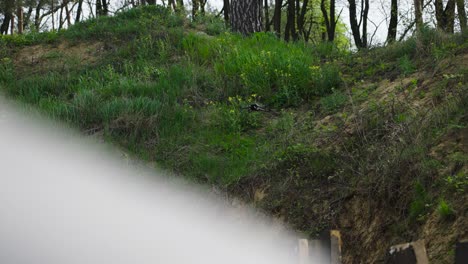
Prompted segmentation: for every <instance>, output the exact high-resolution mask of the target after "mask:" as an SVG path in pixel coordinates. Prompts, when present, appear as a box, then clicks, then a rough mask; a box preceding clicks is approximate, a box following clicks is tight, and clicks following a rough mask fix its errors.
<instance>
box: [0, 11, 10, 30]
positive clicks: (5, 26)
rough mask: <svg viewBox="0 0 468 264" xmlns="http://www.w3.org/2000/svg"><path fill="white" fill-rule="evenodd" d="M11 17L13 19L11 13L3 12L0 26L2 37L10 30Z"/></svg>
mask: <svg viewBox="0 0 468 264" xmlns="http://www.w3.org/2000/svg"><path fill="white" fill-rule="evenodd" d="M12 17H13V14H12V13H11V12H8V11H7V12H5V15H4V17H3V22H2V25H1V26H0V33H1V34H2V35H6V34H8V29H9V28H10V21H11V18H12Z"/></svg>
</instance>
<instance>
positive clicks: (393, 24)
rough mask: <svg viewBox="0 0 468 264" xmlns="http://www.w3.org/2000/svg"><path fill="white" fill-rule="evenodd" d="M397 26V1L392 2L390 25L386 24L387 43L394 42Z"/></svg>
mask: <svg viewBox="0 0 468 264" xmlns="http://www.w3.org/2000/svg"><path fill="white" fill-rule="evenodd" d="M397 26H398V0H392V4H391V7H390V23H389V24H388V33H387V43H392V42H395V40H396V34H397Z"/></svg>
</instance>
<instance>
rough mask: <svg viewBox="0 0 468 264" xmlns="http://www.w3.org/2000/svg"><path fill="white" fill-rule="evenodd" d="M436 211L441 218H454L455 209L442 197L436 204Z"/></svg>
mask: <svg viewBox="0 0 468 264" xmlns="http://www.w3.org/2000/svg"><path fill="white" fill-rule="evenodd" d="M437 212H438V213H439V216H440V218H441V219H443V220H452V219H454V218H455V211H454V210H453V208H452V207H451V206H450V204H448V203H447V201H445V200H444V199H440V201H439V204H438V205H437Z"/></svg>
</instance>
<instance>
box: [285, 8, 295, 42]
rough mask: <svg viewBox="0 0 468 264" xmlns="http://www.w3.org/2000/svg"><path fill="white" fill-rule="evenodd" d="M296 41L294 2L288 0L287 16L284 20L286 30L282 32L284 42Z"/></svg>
mask: <svg viewBox="0 0 468 264" xmlns="http://www.w3.org/2000/svg"><path fill="white" fill-rule="evenodd" d="M291 38H292V40H294V41H296V40H297V32H296V2H295V0H288V15H287V18H286V29H285V31H284V40H286V41H290V40H291Z"/></svg>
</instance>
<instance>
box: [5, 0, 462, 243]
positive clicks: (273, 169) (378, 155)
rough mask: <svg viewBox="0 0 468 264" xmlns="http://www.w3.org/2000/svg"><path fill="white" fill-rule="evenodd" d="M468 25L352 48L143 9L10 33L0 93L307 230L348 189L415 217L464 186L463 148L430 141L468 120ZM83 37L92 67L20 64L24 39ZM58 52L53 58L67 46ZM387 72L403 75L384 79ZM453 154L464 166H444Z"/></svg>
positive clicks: (322, 222)
mask: <svg viewBox="0 0 468 264" xmlns="http://www.w3.org/2000/svg"><path fill="white" fill-rule="evenodd" d="M201 30H203V31H201ZM205 32H206V33H205ZM467 36H468V35H467V33H466V32H465V33H462V34H457V35H454V36H448V35H445V34H443V33H440V32H439V31H436V30H432V29H428V28H425V29H423V30H422V31H421V32H419V33H418V34H417V35H415V36H413V37H411V38H409V39H408V40H406V41H404V42H397V43H394V44H391V45H389V46H387V47H379V48H374V49H371V50H368V51H360V52H357V53H353V52H350V51H346V50H341V49H339V48H338V47H336V46H335V45H333V44H330V43H319V44H310V43H303V42H300V41H298V42H292V43H286V42H284V41H282V40H279V39H277V38H276V37H275V35H273V34H269V33H257V34H254V35H253V36H251V37H248V38H246V37H243V36H240V35H237V34H233V33H230V32H227V31H226V30H225V28H224V24H223V23H222V21H220V20H219V19H217V18H216V17H207V18H205V19H200V20H198V21H188V20H187V19H186V18H183V17H180V16H178V15H176V14H173V13H171V12H170V11H169V10H167V9H165V8H162V7H145V8H136V9H132V10H130V11H128V12H124V13H120V14H117V15H116V16H113V17H106V18H99V19H92V20H89V21H86V22H83V23H79V24H77V25H75V26H72V27H71V28H70V29H68V30H65V31H60V32H57V33H40V34H38V33H31V34H25V35H22V36H13V37H9V36H2V37H1V38H0V48H1V49H0V89H1V90H2V91H3V92H4V93H6V94H7V96H9V97H10V98H14V99H16V100H19V101H21V102H23V103H26V104H28V105H34V106H35V107H36V108H37V109H39V110H40V111H42V112H43V113H46V114H47V115H48V116H50V117H52V118H54V119H57V120H61V121H65V122H67V123H69V124H70V125H73V126H76V127H78V128H80V129H81V130H83V131H84V132H85V133H88V134H93V133H97V132H100V133H102V134H103V137H104V138H106V139H109V140H111V141H112V142H114V143H116V144H119V145H121V146H123V147H124V148H125V149H127V150H128V151H130V152H132V153H133V154H135V155H137V156H138V157H140V158H144V159H146V160H148V161H157V163H158V164H160V165H161V166H162V167H164V168H166V169H169V170H172V171H174V172H176V173H180V174H183V175H186V176H187V177H189V178H191V179H192V180H194V181H197V182H202V183H208V184H214V185H218V186H222V187H224V188H227V189H230V190H233V191H234V192H237V193H246V192H251V191H252V190H250V186H252V185H254V186H262V187H264V188H266V189H268V192H269V193H270V195H269V196H267V198H265V200H264V201H262V202H260V201H259V203H260V204H261V205H262V206H263V207H264V208H266V209H268V210H269V211H271V212H273V213H275V214H283V213H284V211H287V212H289V215H288V216H286V217H287V218H288V219H287V220H288V221H289V222H290V223H292V224H293V225H294V226H295V227H297V228H298V229H300V230H303V231H305V232H309V234H312V233H314V232H316V231H318V230H320V229H321V228H322V229H323V228H328V227H330V226H329V225H330V224H329V221H330V217H331V216H330V214H331V213H330V212H329V211H328V212H327V210H329V209H330V204H329V203H328V202H329V201H330V199H331V198H330V197H335V196H337V195H338V194H339V195H338V196H340V197H341V196H343V197H350V196H353V195H363V196H367V197H373V198H375V200H376V201H385V202H386V203H391V204H392V205H393V206H392V208H391V209H389V210H392V211H393V212H395V215H397V217H400V218H401V219H404V221H403V223H404V224H405V225H408V226H409V227H411V226H414V225H417V224H418V223H420V222H421V221H424V220H425V219H426V217H428V215H429V214H430V213H432V212H433V211H434V210H437V211H438V213H439V214H440V216H441V217H442V218H444V219H453V218H454V217H456V214H455V209H454V208H452V206H451V205H452V204H453V200H454V197H453V196H452V195H450V194H451V193H457V194H459V193H462V194H464V193H465V192H466V188H467V184H466V183H467V180H466V173H465V171H463V170H461V169H459V168H464V166H466V160H465V158H466V157H465V156H464V155H463V154H457V152H455V153H452V155H451V156H450V157H451V159H449V160H448V161H442V160H440V159H437V158H435V157H433V156H432V149H433V147H434V146H435V145H437V143H438V142H439V140H441V138H442V136H443V135H446V134H447V133H449V132H450V131H452V130H453V129H464V128H466V126H467V124H466V122H464V121H463V120H464V119H463V118H465V117H464V116H465V115H466V109H467V108H466V107H467V105H466V102H467V101H468V100H467V98H466V94H468V93H467V86H466V83H467V82H466V81H467V78H468V77H467V74H468V71H467V70H466V68H462V67H461V68H455V69H454V68H449V67H448V66H447V65H448V63H447V62H450V61H451V60H453V59H455V58H456V56H458V55H459V54H460V53H462V54H463V52H466V50H467V49H468V44H467V41H466V40H467ZM81 39H84V40H86V41H99V42H103V43H104V44H105V45H106V47H111V48H110V49H109V50H110V51H106V52H104V53H103V54H102V55H100V56H102V57H100V58H99V59H98V62H97V63H95V64H93V65H90V66H87V67H79V66H76V67H74V66H69V67H63V68H56V69H53V70H51V71H48V72H41V73H34V72H30V71H26V70H25V71H23V69H24V68H23V67H19V66H18V65H17V64H15V61H14V57H15V52H20V50H21V49H20V48H21V47H24V46H27V45H43V47H45V48H47V47H49V46H48V45H49V44H50V43H55V44H56V43H58V42H60V41H71V42H76V41H78V40H81ZM52 46H53V45H52ZM24 48H25V49H27V48H28V47H24ZM52 49H53V48H52ZM47 54H48V55H47V56H44V57H43V58H42V59H43V60H45V62H50V61H52V60H54V59H55V58H56V57H57V56H60V54H59V53H57V52H55V53H54V52H53V51H51V52H49V53H47ZM65 59H66V58H65ZM70 65H74V64H71V63H70ZM444 67H445V68H444ZM422 72H430V73H431V74H432V75H431V77H430V78H429V79H430V80H432V83H431V82H427V80H426V79H424V78H422V77H420V76H419V75H418V73H419V74H422ZM383 80H389V81H390V82H391V81H395V80H397V82H399V83H400V84H399V85H395V87H394V88H392V89H389V90H388V91H382V89H381V87H380V83H379V81H383ZM405 80H407V81H405ZM382 86H385V84H383V85H382ZM427 102H430V104H429V103H427ZM252 104H254V105H257V106H260V107H262V109H263V110H264V111H252V110H251V107H250V106H251V105H252ZM420 105H423V107H420ZM428 109H429V110H428ZM450 129H452V130H450ZM451 164H455V165H451ZM450 166H453V167H454V168H456V169H457V170H455V169H453V171H451V172H447V173H446V172H444V173H446V174H444V176H443V177H437V175H439V174H440V173H441V172H440V171H442V169H443V168H444V167H450ZM246 186H247V187H246ZM324 186H326V188H324ZM438 188H441V189H438ZM311 190H313V191H311ZM311 192H313V195H311ZM441 193H442V194H444V197H445V198H444V199H441V198H440V194H441ZM246 195H251V194H246ZM343 199H345V198H343ZM437 199H439V200H438V201H439V202H437ZM338 201H341V200H339V199H338ZM335 202H336V201H335ZM316 203H321V204H320V206H318V207H314V208H312V209H313V210H309V209H310V208H309V207H310V206H311V204H316ZM336 207H337V208H336V211H339V210H340V208H338V206H336ZM320 208H321V209H320ZM321 210H322V211H321ZM323 210H325V211H323ZM304 212H306V213H304ZM324 212H327V214H323V213H324ZM328 213H330V214H328ZM299 215H300V217H298V216H299ZM324 215H325V216H324ZM310 219H316V223H314V224H311V223H310V221H309V220H310ZM311 225H312V226H311ZM397 229H398V230H401V227H400V226H398V227H395V230H397ZM409 229H410V228H407V230H409ZM407 234H408V233H403V234H402V235H407Z"/></svg>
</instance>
